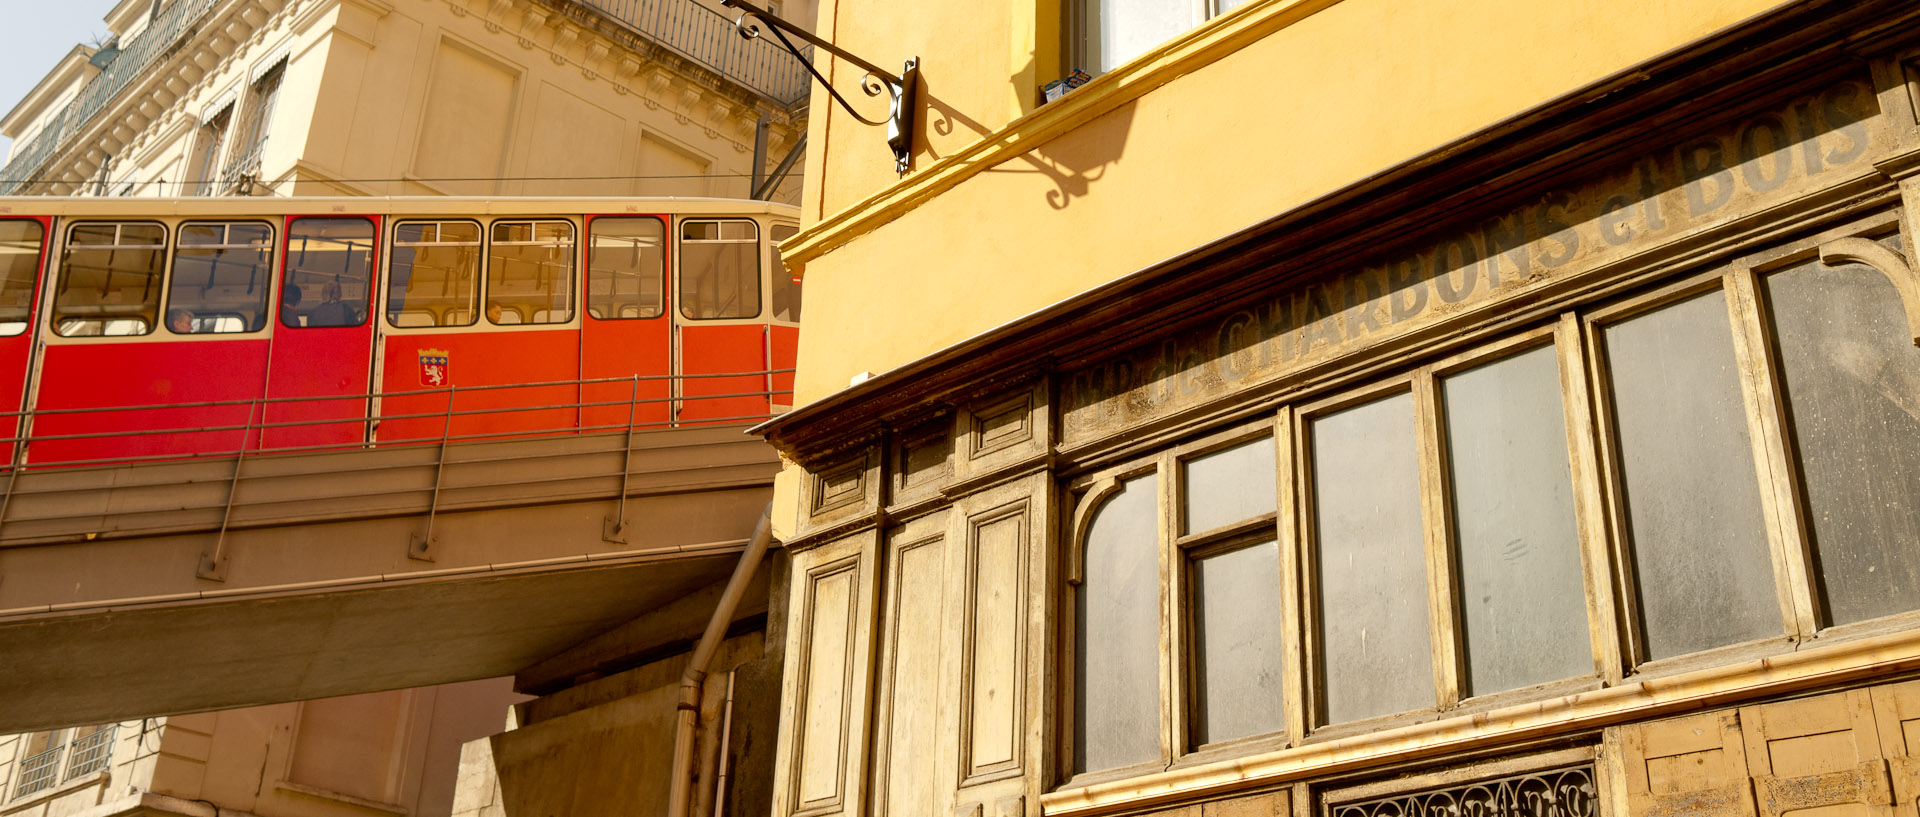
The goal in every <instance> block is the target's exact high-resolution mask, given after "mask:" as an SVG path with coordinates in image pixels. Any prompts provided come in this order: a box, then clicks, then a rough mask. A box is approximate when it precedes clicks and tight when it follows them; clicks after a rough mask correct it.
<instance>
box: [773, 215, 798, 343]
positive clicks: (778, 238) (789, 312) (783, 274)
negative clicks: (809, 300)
mask: <svg viewBox="0 0 1920 817" xmlns="http://www.w3.org/2000/svg"><path fill="white" fill-rule="evenodd" d="M798 232H800V228H799V227H795V226H793V225H791V224H775V225H773V226H772V227H768V228H767V238H768V239H769V240H768V243H767V269H768V270H770V271H772V273H773V318H774V320H781V321H794V322H798V321H799V320H800V279H799V278H798V277H797V276H795V275H794V274H793V273H790V272H788V271H787V268H786V266H784V265H782V264H781V263H780V249H779V246H780V242H782V241H785V240H787V239H789V238H792V237H793V236H794V234H795V233H798Z"/></svg>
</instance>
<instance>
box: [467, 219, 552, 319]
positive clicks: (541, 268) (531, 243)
mask: <svg viewBox="0 0 1920 817" xmlns="http://www.w3.org/2000/svg"><path fill="white" fill-rule="evenodd" d="M570 320H573V225H572V224H570V223H568V222H565V221H496V222H494V223H493V240H492V241H491V242H490V244H489V245H488V248H487V321H488V322H490V323H492V324H494V325H496V326H513V325H518V324H539V323H566V322H567V321H570Z"/></svg>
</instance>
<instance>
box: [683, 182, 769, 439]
mask: <svg viewBox="0 0 1920 817" xmlns="http://www.w3.org/2000/svg"><path fill="white" fill-rule="evenodd" d="M677 237H678V239H679V241H678V248H679V264H678V265H677V266H678V267H679V270H680V275H679V282H678V283H679V286H678V287H676V295H677V297H676V298H675V299H674V300H675V301H676V308H677V312H678V314H677V315H676V316H675V317H676V319H677V320H678V322H679V324H680V328H679V332H680V338H679V343H678V344H676V345H677V347H678V349H679V354H680V364H679V373H680V374H681V375H682V379H681V383H680V400H679V403H678V409H679V415H678V417H677V418H676V419H677V420H679V421H680V422H698V421H713V422H751V421H754V420H757V419H760V418H763V417H766V416H767V414H768V405H767V396H766V395H767V392H768V391H771V388H770V386H771V383H770V381H769V380H768V375H767V374H766V371H767V370H768V369H769V368H771V367H770V366H769V365H768V363H769V346H770V343H771V338H770V337H769V336H768V326H767V323H766V319H765V318H764V317H762V315H761V313H762V310H763V309H764V307H765V305H764V304H762V303H761V293H762V291H763V290H764V289H765V287H764V286H762V283H761V282H762V278H763V275H762V272H761V260H762V256H763V255H764V253H763V252H762V250H761V243H760V226H759V224H758V223H756V222H754V221H753V220H752V219H745V218H689V219H682V220H681V221H680V223H679V229H678V232H677Z"/></svg>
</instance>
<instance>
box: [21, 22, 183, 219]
mask: <svg viewBox="0 0 1920 817" xmlns="http://www.w3.org/2000/svg"><path fill="white" fill-rule="evenodd" d="M216 2H218V0H176V2H174V3H173V4H172V5H169V6H167V8H166V10H164V11H162V12H160V16H159V17H158V18H156V19H155V20H154V21H153V22H152V23H151V24H150V25H148V26H147V29H146V30H145V31H142V32H141V33H140V35H139V36H137V37H135V38H133V42H131V43H127V44H126V45H125V47H124V48H122V49H121V51H120V54H119V56H117V57H115V58H114V59H113V61H112V62H110V63H107V65H106V67H105V68H103V69H101V71H100V73H99V74H96V75H95V76H94V77H93V79H91V80H88V81H87V84H86V85H85V86H83V87H82V88H81V89H80V93H79V95H77V96H75V97H74V98H73V101H72V102H69V103H67V107H66V108H65V109H63V110H61V111H60V112H59V113H56V114H54V115H53V116H52V117H51V118H49V119H48V120H47V123H46V125H45V126H43V127H42V128H41V129H40V132H39V133H38V135H36V136H34V137H33V140H32V141H31V142H28V143H27V144H25V145H22V146H21V147H20V148H19V149H18V150H16V151H15V152H14V154H13V159H12V160H11V161H8V162H7V167H6V169H5V170H4V171H0V195H13V194H15V193H17V192H19V191H20V189H21V188H22V187H24V186H26V184H27V183H28V182H30V181H32V180H33V179H34V178H35V177H36V176H37V175H38V173H39V171H40V168H41V167H43V166H45V165H46V163H47V160H49V159H51V158H52V157H53V154H54V153H55V152H56V151H58V150H60V149H61V148H63V147H66V146H67V144H68V143H69V142H70V141H71V140H72V138H73V136H74V135H75V134H77V133H79V132H80V131H81V130H83V129H84V128H86V127H87V125H89V124H91V123H92V122H93V120H94V118H95V117H97V116H99V115H100V112H101V111H103V110H105V109H106V107H107V106H108V105H109V104H111V103H112V102H113V100H114V99H116V98H117V97H119V96H120V93H121V92H122V91H124V90H126V88H127V86H128V85H130V84H132V83H133V82H134V81H136V80H138V79H141V78H143V77H144V76H145V75H146V72H147V69H148V68H150V67H152V66H153V64H154V63H155V62H158V61H159V60H160V58H161V57H164V56H166V55H167V54H169V53H171V52H172V51H173V49H174V48H175V47H176V46H178V45H179V43H180V41H181V40H183V39H185V38H187V37H189V36H191V35H192V34H193V33H194V31H195V30H197V28H198V27H199V24H200V21H201V18H203V17H205V16H206V15H207V12H209V11H211V10H212V9H213V7H214V5H215V3H216Z"/></svg>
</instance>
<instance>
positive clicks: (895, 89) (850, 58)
mask: <svg viewBox="0 0 1920 817" xmlns="http://www.w3.org/2000/svg"><path fill="white" fill-rule="evenodd" d="M721 5H724V6H727V7H729V8H737V9H740V10H741V11H740V16H739V17H738V18H735V20H734V22H733V27H734V30H735V31H737V32H739V34H740V36H742V37H745V38H747V39H749V40H752V39H757V38H759V36H760V26H758V25H755V24H754V22H749V18H752V20H754V21H757V22H759V23H765V24H766V26H767V30H768V31H771V32H772V33H773V37H774V39H777V40H779V41H780V44H781V45H782V46H785V47H786V49H787V50H788V51H790V52H792V53H793V57H794V59H797V60H799V61H800V64H801V65H804V66H806V68H807V73H809V74H812V75H813V78H814V79H815V80H816V81H818V82H819V83H820V87H822V88H825V89H827V93H828V94H829V95H831V96H832V97H833V101H835V102H838V103H840V107H841V109H843V110H845V111H846V112H847V115H848V116H851V117H853V118H854V119H857V120H859V121H860V122H861V123H863V124H867V125H875V126H878V125H885V126H886V128H887V147H888V148H890V149H892V150H893V169H894V172H896V173H905V172H907V169H908V168H909V167H910V166H911V165H912V163H913V119H914V117H913V112H914V109H915V108H916V107H917V106H916V105H915V104H914V89H915V88H916V87H918V86H919V84H920V82H919V80H920V58H919V57H909V58H907V61H906V64H905V67H903V68H902V69H901V71H900V74H899V75H898V76H895V75H894V74H893V73H891V72H889V71H887V70H885V69H883V68H881V67H880V66H878V65H874V64H873V63H871V62H868V61H866V60H863V59H861V58H859V57H856V56H854V55H852V54H850V53H847V52H846V51H845V50H843V49H841V48H840V47H839V46H836V45H834V44H833V43H830V42H827V41H826V40H822V39H820V38H819V37H816V36H814V35H813V33H812V32H809V31H807V30H806V29H803V28H800V27H799V26H796V25H794V24H793V23H790V22H787V21H786V20H782V19H780V18H779V17H778V16H776V15H774V14H773V13H772V12H770V11H767V10H766V9H763V8H761V7H759V6H757V5H754V4H753V3H751V2H748V0H725V2H723V3H722V4H721ZM788 34H791V35H793V36H795V37H798V38H800V39H802V40H805V41H806V42H808V43H810V44H812V45H813V47H815V48H818V49H820V50H822V51H825V52H827V53H829V54H832V55H834V56H836V57H839V58H840V59H843V60H846V61H847V62H850V63H853V64H854V66H855V67H858V68H859V69H860V70H862V71H865V72H866V75H865V76H863V77H861V78H860V90H861V91H864V92H865V93H866V95H867V96H879V95H880V94H881V93H885V94H886V95H887V118H885V119H868V118H866V117H864V116H861V115H860V112H859V111H856V110H854V109H853V104H852V103H849V102H848V101H847V98H846V97H844V96H841V95H840V91H839V90H838V89H836V88H834V87H833V83H831V82H828V81H827V78H826V76H825V75H822V74H821V73H820V71H819V70H818V69H815V68H814V67H813V62H812V61H810V60H808V59H807V57H806V55H804V54H801V53H800V49H799V47H798V46H795V45H794V44H793V41H792V40H789V39H787V35H788Z"/></svg>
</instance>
